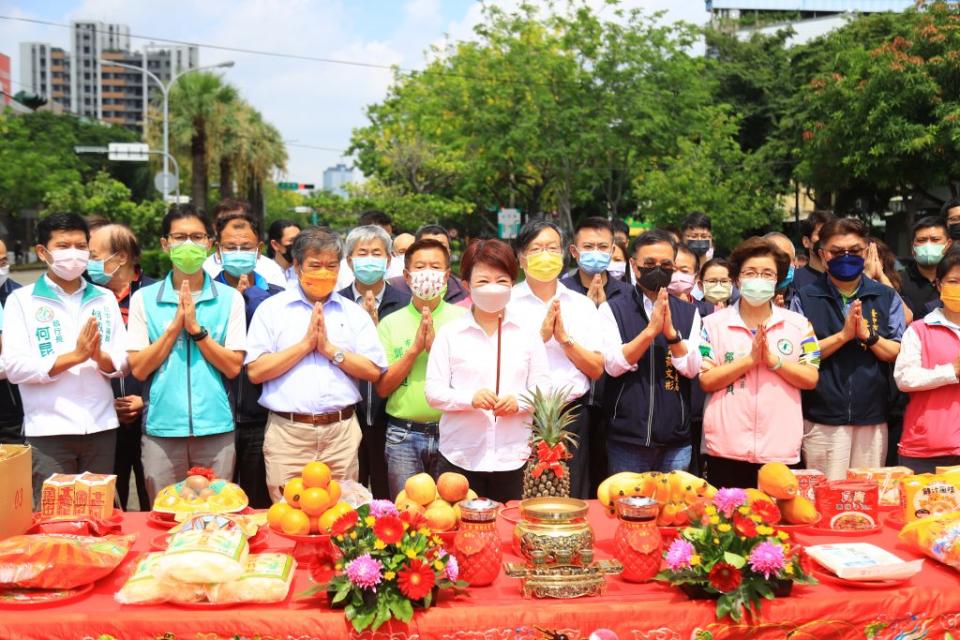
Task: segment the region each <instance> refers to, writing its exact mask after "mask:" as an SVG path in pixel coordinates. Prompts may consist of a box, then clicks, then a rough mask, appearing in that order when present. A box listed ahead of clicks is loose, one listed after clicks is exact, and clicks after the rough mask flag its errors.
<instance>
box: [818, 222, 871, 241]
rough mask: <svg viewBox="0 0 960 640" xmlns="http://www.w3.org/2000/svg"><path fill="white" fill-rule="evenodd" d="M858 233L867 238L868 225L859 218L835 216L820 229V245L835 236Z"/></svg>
mask: <svg viewBox="0 0 960 640" xmlns="http://www.w3.org/2000/svg"><path fill="white" fill-rule="evenodd" d="M849 234H853V235H857V236H860V237H861V238H863V239H864V240H866V239H867V236H868V235H869V234H868V233H867V226H866V225H865V224H863V221H862V220H860V219H859V218H834V219H833V220H831V221H830V222H827V223H826V224H824V225H823V227H822V228H821V229H820V246H823V245H825V244H826V243H827V240H829V239H830V238H832V237H833V236H845V235H849Z"/></svg>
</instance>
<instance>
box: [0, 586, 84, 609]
mask: <svg viewBox="0 0 960 640" xmlns="http://www.w3.org/2000/svg"><path fill="white" fill-rule="evenodd" d="M92 590H93V583H92V582H91V583H90V584H85V585H83V586H82V587H76V588H75V589H0V609H39V608H41V607H58V606H60V605H62V604H66V603H68V602H74V601H76V600H79V599H80V598H83V597H85V596H86V595H87V594H89V593H90V592H91V591H92Z"/></svg>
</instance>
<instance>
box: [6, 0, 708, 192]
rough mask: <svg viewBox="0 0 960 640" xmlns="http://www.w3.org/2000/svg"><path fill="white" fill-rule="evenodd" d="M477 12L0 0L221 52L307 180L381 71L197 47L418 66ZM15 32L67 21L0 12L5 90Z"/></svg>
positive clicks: (698, 15) (345, 137)
mask: <svg viewBox="0 0 960 640" xmlns="http://www.w3.org/2000/svg"><path fill="white" fill-rule="evenodd" d="M593 2H594V0H591V3H593ZM496 3H497V4H501V5H513V4H515V3H516V2H515V0H497V2H496ZM595 4H596V5H597V6H600V5H601V2H600V1H599V0H596V2H595ZM623 6H625V7H634V6H639V7H643V8H644V9H648V10H650V11H659V10H667V12H668V13H667V19H668V20H687V21H689V22H694V23H697V24H702V23H703V22H705V21H706V19H707V17H708V14H707V13H706V10H705V8H704V3H703V2H702V0H624V2H623ZM480 9H481V5H480V3H479V2H472V1H469V0H232V1H228V0H178V1H176V2H174V1H170V0H167V1H163V0H159V1H158V0H49V1H48V0H0V16H18V17H24V18H35V19H39V20H44V21H50V22H56V23H59V24H66V23H69V22H70V20H99V21H103V22H117V23H121V24H126V25H128V26H129V27H130V31H131V35H132V36H134V37H133V39H132V43H131V44H132V46H133V48H134V49H135V50H138V49H140V47H141V46H142V45H143V43H144V42H147V41H149V39H150V37H154V38H170V39H175V40H185V41H189V42H195V43H197V44H199V45H201V46H200V64H201V65H206V64H214V63H217V62H222V61H225V60H233V61H234V62H236V66H235V67H233V68H232V69H229V70H228V71H226V73H225V77H226V79H227V80H228V81H229V82H231V83H232V84H234V85H235V86H236V87H237V88H238V89H239V90H240V92H241V93H242V94H243V96H244V97H245V98H246V99H247V100H248V101H249V102H250V103H251V104H253V106H254V107H256V108H257V109H259V110H260V111H261V112H262V113H263V114H264V116H265V117H266V118H267V119H268V120H269V121H270V122H272V123H273V124H274V125H276V127H277V128H278V129H279V130H280V132H281V133H282V134H283V136H284V138H285V139H286V140H287V141H288V152H289V155H290V160H289V163H288V168H287V176H286V177H287V179H289V180H294V181H298V182H315V183H320V182H321V181H322V176H323V170H324V169H325V168H327V167H329V166H331V165H334V164H337V163H338V162H345V163H347V164H350V160H349V158H342V157H341V155H342V154H341V152H340V151H336V150H343V149H346V147H347V145H348V143H349V140H350V132H351V130H352V129H353V128H354V127H358V126H363V125H364V124H365V123H366V118H365V117H364V107H365V106H366V105H368V104H371V103H376V102H378V101H379V100H381V99H382V98H383V97H384V95H385V94H386V90H387V87H388V86H389V84H390V81H391V73H390V71H388V70H384V69H371V68H363V67H357V66H348V65H340V64H329V63H321V62H314V61H305V60H291V59H285V58H275V57H271V56H265V55H258V54H249V53H235V52H224V51H218V50H215V49H209V48H204V47H203V46H202V45H204V44H208V45H220V46H229V47H241V48H245V49H256V50H259V51H270V52H277V53H288V54H296V55H307V56H315V57H325V58H334V59H339V60H352V61H359V62H372V63H376V64H387V65H392V64H396V65H399V66H401V67H404V68H419V67H421V66H422V65H423V60H424V55H423V52H424V50H425V49H427V48H428V47H429V46H430V45H431V44H434V43H439V42H442V41H443V39H444V36H445V35H448V34H449V35H450V36H451V37H453V38H455V39H462V38H469V37H470V36H471V34H472V31H471V30H472V27H473V26H474V25H475V24H476V23H477V22H478V21H479V19H480ZM136 36H142V37H143V39H141V38H137V37H136ZM26 41H39V42H49V43H51V44H53V45H55V46H60V47H64V48H68V42H69V30H68V29H64V28H62V27H57V26H48V25H39V24H32V23H25V22H18V21H12V20H5V19H0V53H4V54H6V55H8V56H10V58H11V59H12V67H13V68H12V74H11V75H12V78H13V81H14V85H13V91H14V93H16V92H17V91H19V90H20V89H23V87H22V86H20V85H19V84H18V83H19V81H20V60H19V54H20V51H19V49H20V47H19V43H20V42H26ZM297 145H305V146H297ZM307 147H328V148H331V149H335V150H333V151H328V150H320V149H312V148H307Z"/></svg>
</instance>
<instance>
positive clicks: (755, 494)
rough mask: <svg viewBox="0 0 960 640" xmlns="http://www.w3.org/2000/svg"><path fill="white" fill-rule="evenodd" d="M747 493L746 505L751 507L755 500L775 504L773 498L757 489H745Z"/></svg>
mask: <svg viewBox="0 0 960 640" xmlns="http://www.w3.org/2000/svg"><path fill="white" fill-rule="evenodd" d="M745 491H746V492H747V504H748V505H751V504H753V503H754V502H756V501H757V500H766V501H767V502H776V500H774V499H773V498H771V497H770V496H768V495H767V494H765V493H764V492H763V491H760V490H759V489H745Z"/></svg>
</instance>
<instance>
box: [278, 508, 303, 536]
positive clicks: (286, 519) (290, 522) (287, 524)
mask: <svg viewBox="0 0 960 640" xmlns="http://www.w3.org/2000/svg"><path fill="white" fill-rule="evenodd" d="M280 528H281V529H282V530H283V532H284V533H286V534H287V535H291V536H305V535H307V534H309V533H310V517H309V516H307V514H305V513H304V512H303V511H300V510H299V509H291V510H290V511H289V512H287V513H286V514H285V515H284V516H283V519H282V520H281V521H280Z"/></svg>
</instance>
